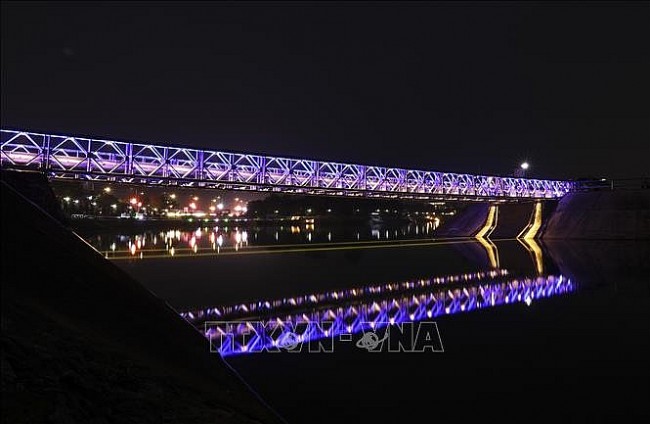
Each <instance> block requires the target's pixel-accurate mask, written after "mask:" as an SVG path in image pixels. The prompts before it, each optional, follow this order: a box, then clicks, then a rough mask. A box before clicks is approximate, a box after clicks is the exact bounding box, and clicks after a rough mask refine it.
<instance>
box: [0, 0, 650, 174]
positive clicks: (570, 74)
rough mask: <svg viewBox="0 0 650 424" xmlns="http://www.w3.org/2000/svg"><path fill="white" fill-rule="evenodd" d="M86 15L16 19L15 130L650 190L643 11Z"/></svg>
mask: <svg viewBox="0 0 650 424" xmlns="http://www.w3.org/2000/svg"><path fill="white" fill-rule="evenodd" d="M80 4H81V6H79V5H76V4H72V3H71V4H65V3H55V4H52V3H43V4H38V3H34V4H25V3H10V2H3V3H2V126H3V127H10V128H19V129H22V128H24V129H33V130H39V131H50V132H55V133H71V134H80V135H92V136H98V137H104V138H115V139H123V140H133V141H150V142H163V143H175V144H184V145H191V146H199V147H206V148H215V149H227V150H240V151H250V152H259V153H269V154H281V155H288V156H298V157H300V156H304V157H313V158H319V159H331V160H340V161H352V162H359V163H369V164H381V165H392V166H401V167H414V168H423V169H434V170H443V171H457V172H475V173H479V172H481V173H491V174H508V173H511V172H512V169H513V168H514V167H515V166H516V165H517V164H519V163H520V162H521V161H522V160H523V159H528V160H529V161H530V163H531V166H532V168H531V175H534V176H538V177H550V178H565V177H581V176H591V175H599V176H600V175H604V176H611V177H624V176H639V175H648V174H650V172H648V171H649V170H650V165H648V163H649V159H648V158H649V157H650V148H649V146H650V84H649V79H650V66H649V65H650V59H649V58H650V51H649V50H650V49H649V45H650V44H649V40H650V19H649V18H650V13H649V12H650V7H649V3H647V2H641V3H636V4H627V5H625V4H623V3H611V4H607V3H596V4H591V5H588V4H587V5H585V4H575V5H573V6H567V5H565V4H562V3H551V4H542V5H534V4H531V3H522V4H520V5H517V4H499V3H491V4H478V3H476V4H473V3H463V4H423V3H417V4H410V5H406V6H405V5H404V3H399V4H398V3H395V4H391V3H380V4H376V5H371V4H352V5H350V4H339V5H327V4H314V5H311V6H310V5H295V4H291V5H286V4H285V5H282V4H276V5H273V6H267V5H266V4H264V5H262V4H259V5H255V4H247V5H246V6H238V7H234V6H232V5H229V4H227V3H224V4H217V5H211V4H207V3H203V4H195V5H192V4H191V3H189V2H185V3H179V4H173V3H163V4H161V5H155V4H151V3H143V4H141V5H137V4H136V5H130V6H129V5H128V4H126V3H119V4H113V5H111V4H107V3H95V4H90V3H80ZM131 4H133V3H131ZM262 6H264V7H262Z"/></svg>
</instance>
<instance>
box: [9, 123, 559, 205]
mask: <svg viewBox="0 0 650 424" xmlns="http://www.w3.org/2000/svg"><path fill="white" fill-rule="evenodd" d="M0 134H1V152H2V155H1V156H2V160H1V163H2V167H3V169H31V170H39V171H43V172H46V173H48V175H50V176H53V177H55V178H78V179H83V180H90V181H115V182H123V183H135V184H150V185H176V186H191V187H202V188H218V189H239V190H256V191H273V192H284V193H303V194H315V195H330V196H351V197H382V198H399V199H423V200H434V199H441V200H443V199H456V200H499V199H501V200H521V199H557V198H559V197H562V196H564V195H565V194H566V193H567V192H569V191H570V190H571V189H572V183H570V182H567V181H554V180H540V179H527V178H513V177H497V176H486V175H471V174H458V173H450V172H434V171H424V170H414V169H402V168H392V167H384V166H371V165H357V164H350V163H338V162H325V161H318V160H311V159H294V158H284V157H276V156H268V155H255V154H245V153H232V152H222V151H214V150H199V149H191V148H184V147H171V146H159V145H153V144H141V143H130V142H120V141H108V140H98V139H93V138H86V137H75V136H61V135H49V134H37V133H31V132H24V131H11V130H1V131H0Z"/></svg>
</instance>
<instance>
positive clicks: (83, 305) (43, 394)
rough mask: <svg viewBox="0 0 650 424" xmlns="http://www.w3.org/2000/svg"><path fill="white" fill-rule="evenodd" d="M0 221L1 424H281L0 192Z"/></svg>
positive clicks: (198, 349)
mask: <svg viewBox="0 0 650 424" xmlns="http://www.w3.org/2000/svg"><path fill="white" fill-rule="evenodd" d="M1 222H2V250H1V252H2V337H1V341H2V414H1V415H2V422H3V423H4V422H6V423H278V422H282V420H281V419H279V418H278V417H277V416H276V415H275V414H274V413H273V412H271V411H270V409H269V408H267V407H266V406H265V405H264V404H263V403H262V401H261V400H260V399H259V398H257V397H256V395H254V394H253V392H252V391H251V390H249V389H248V387H246V386H245V384H244V383H243V382H242V381H241V380H240V379H239V378H238V377H237V376H236V374H235V373H234V371H232V370H231V369H230V368H229V367H228V366H227V365H226V364H225V363H224V362H223V361H222V360H221V359H220V357H219V356H217V355H215V354H210V353H209V349H208V346H207V343H206V341H205V340H204V339H203V337H202V336H201V335H200V334H199V333H198V332H197V331H195V330H194V329H193V328H192V327H191V326H189V324H187V323H186V322H185V321H183V320H182V319H180V318H179V317H178V315H177V313H176V312H175V311H174V310H172V309H171V308H170V307H169V306H167V305H166V304H165V303H164V302H163V301H161V300H160V299H159V298H157V297H155V296H154V295H152V294H151V293H150V292H149V291H147V290H146V289H144V288H143V287H142V286H141V285H140V284H139V283H138V282H136V281H135V280H133V279H131V278H130V277H129V276H128V275H127V274H125V273H124V272H122V271H121V270H119V269H118V268H117V267H115V266H114V265H112V264H111V263H109V262H108V261H106V260H104V259H103V258H102V256H101V255H99V254H97V253H96V252H94V251H93V250H92V249H91V248H90V247H89V246H88V245H86V244H85V243H84V242H83V241H82V240H80V239H78V238H77V237H76V236H74V235H73V234H72V233H71V232H69V231H68V230H66V229H65V228H64V227H63V226H60V225H58V222H57V221H55V220H53V219H51V218H50V217H49V216H47V215H46V214H44V213H43V212H42V211H40V210H37V209H36V208H34V207H33V206H32V205H30V204H29V203H27V202H26V201H25V200H24V199H22V198H21V197H20V196H18V195H17V194H16V193H15V192H14V191H13V190H12V189H10V188H8V187H7V186H6V185H5V184H4V183H2V221H1ZM44 252H47V254H44Z"/></svg>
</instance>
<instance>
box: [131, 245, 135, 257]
mask: <svg viewBox="0 0 650 424" xmlns="http://www.w3.org/2000/svg"><path fill="white" fill-rule="evenodd" d="M130 250H131V254H132V255H135V244H132V245H131V248H130Z"/></svg>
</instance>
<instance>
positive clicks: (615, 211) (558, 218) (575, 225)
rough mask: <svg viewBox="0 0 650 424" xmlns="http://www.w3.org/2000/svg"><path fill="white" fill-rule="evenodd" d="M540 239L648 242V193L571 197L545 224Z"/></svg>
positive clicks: (649, 232) (649, 211) (575, 194)
mask: <svg viewBox="0 0 650 424" xmlns="http://www.w3.org/2000/svg"><path fill="white" fill-rule="evenodd" d="M542 237H543V238H544V239H627V240H637V239H650V190H637V191H600V192H588V193H571V194H568V195H566V196H564V197H563V198H562V199H561V200H560V202H559V204H558V206H557V208H556V210H555V212H554V213H553V214H552V215H551V217H550V218H549V220H548V223H547V225H546V227H545V228H544V233H543V235H542Z"/></svg>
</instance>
